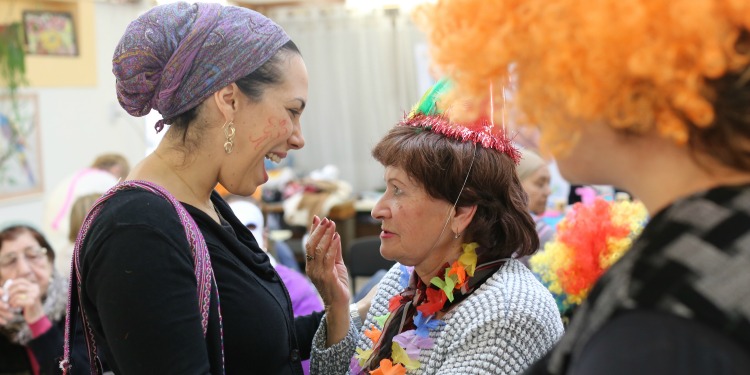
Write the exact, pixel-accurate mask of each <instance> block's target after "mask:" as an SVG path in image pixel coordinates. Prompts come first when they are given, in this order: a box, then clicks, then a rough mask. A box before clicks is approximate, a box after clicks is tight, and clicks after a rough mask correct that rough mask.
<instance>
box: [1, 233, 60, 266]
mask: <svg viewBox="0 0 750 375" xmlns="http://www.w3.org/2000/svg"><path fill="white" fill-rule="evenodd" d="M24 233H30V234H31V236H32V237H34V239H35V240H36V242H37V243H39V246H41V247H43V248H45V249H47V259H49V262H50V263H54V261H55V250H54V249H53V248H52V245H50V244H49V242H47V239H46V238H44V236H43V235H42V233H41V232H39V231H38V230H36V229H34V228H32V227H30V226H28V225H13V226H10V227H7V228H5V229H3V230H2V231H0V249H2V248H3V243H4V242H5V241H13V240H15V239H16V238H18V237H19V236H20V235H22V234H24Z"/></svg>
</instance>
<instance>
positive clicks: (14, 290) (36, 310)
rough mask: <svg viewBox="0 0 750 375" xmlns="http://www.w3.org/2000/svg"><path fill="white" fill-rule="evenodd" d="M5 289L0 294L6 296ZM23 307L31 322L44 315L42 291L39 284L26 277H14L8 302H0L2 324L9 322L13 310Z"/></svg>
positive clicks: (9, 289)
mask: <svg viewBox="0 0 750 375" xmlns="http://www.w3.org/2000/svg"><path fill="white" fill-rule="evenodd" d="M4 293H5V291H2V290H0V294H2V296H3V297H4V296H5V294H4ZM3 300H4V298H3ZM17 309H21V310H22V311H23V317H24V319H25V320H26V322H27V323H29V324H31V323H34V322H36V321H37V320H39V318H41V317H42V316H43V315H44V310H42V292H41V289H40V288H39V284H37V283H34V282H31V281H29V280H26V279H14V280H13V284H11V285H10V287H9V288H8V302H7V303H5V302H0V325H5V324H7V322H8V320H9V319H10V318H11V317H12V316H13V311H14V310H17Z"/></svg>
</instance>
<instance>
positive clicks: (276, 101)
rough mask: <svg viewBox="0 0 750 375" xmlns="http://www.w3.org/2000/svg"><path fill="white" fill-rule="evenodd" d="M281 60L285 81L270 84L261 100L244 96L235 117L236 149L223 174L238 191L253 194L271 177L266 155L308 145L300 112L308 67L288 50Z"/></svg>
mask: <svg viewBox="0 0 750 375" xmlns="http://www.w3.org/2000/svg"><path fill="white" fill-rule="evenodd" d="M280 64H282V66H281V71H282V72H284V77H283V81H282V82H281V84H279V85H273V86H269V87H267V88H266V89H265V90H264V92H263V97H262V99H261V101H260V102H257V103H255V102H252V101H251V100H250V99H249V98H248V99H247V100H244V101H243V103H242V104H241V109H240V110H239V112H238V113H237V117H235V118H234V124H235V128H236V129H237V133H236V140H235V142H234V150H233V151H232V154H231V155H230V158H229V160H230V165H229V168H228V169H226V170H222V176H221V177H220V179H221V183H222V184H223V185H224V186H225V187H226V188H227V189H228V190H229V191H231V192H232V193H234V194H237V195H243V196H247V195H251V194H252V193H253V192H255V189H256V188H257V187H258V186H259V185H261V184H263V183H265V182H266V181H268V173H267V172H266V169H265V160H266V159H270V160H272V161H276V162H278V161H281V159H284V158H285V157H286V156H287V153H288V152H289V150H296V149H300V148H302V147H303V146H304V145H305V140H304V138H303V137H302V129H301V127H300V116H301V115H302V111H303V110H304V109H305V105H306V104H307V68H306V67H305V63H304V61H303V60H302V57H301V56H299V55H298V54H296V53H288V56H284V57H283V61H282V62H280Z"/></svg>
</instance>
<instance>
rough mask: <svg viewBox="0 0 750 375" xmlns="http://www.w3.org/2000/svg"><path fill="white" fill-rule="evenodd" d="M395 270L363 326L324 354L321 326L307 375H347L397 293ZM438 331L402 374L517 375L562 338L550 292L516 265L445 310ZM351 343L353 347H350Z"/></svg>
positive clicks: (503, 269)
mask: <svg viewBox="0 0 750 375" xmlns="http://www.w3.org/2000/svg"><path fill="white" fill-rule="evenodd" d="M400 275H401V269H400V267H399V265H398V264H396V265H395V266H394V267H393V268H391V270H390V271H388V274H386V276H385V277H384V278H383V280H382V281H381V282H380V284H379V286H378V288H379V289H378V292H377V294H376V295H375V298H374V299H373V301H372V306H371V307H370V311H368V313H367V319H366V321H365V323H364V326H363V327H362V328H361V329H359V327H357V329H355V327H354V323H353V322H352V326H351V327H350V329H349V334H348V335H347V337H346V338H344V340H342V341H341V342H340V343H338V344H336V345H333V346H331V347H330V348H325V339H326V322H325V318H324V319H323V322H322V323H321V324H320V327H319V328H318V331H317V332H316V334H315V338H314V339H313V348H312V360H311V361H310V364H311V366H310V371H311V375H338V374H347V373H348V372H349V363H350V361H351V358H352V356H353V355H354V353H355V348H356V347H358V348H362V349H370V348H371V347H372V343H371V342H370V340H369V339H368V338H367V337H366V336H364V334H363V331H364V329H365V328H369V327H371V326H372V325H373V324H374V322H373V317H376V316H380V315H384V314H386V313H388V300H389V299H390V298H391V297H392V296H394V295H396V294H397V293H400V292H401V289H402V288H401V286H400V284H399V282H398V280H399V276H400ZM442 320H443V321H444V322H445V323H446V324H445V325H444V326H442V327H440V328H437V329H434V330H432V331H431V332H430V337H431V338H432V339H433V340H435V346H434V347H433V348H432V349H423V350H422V351H421V352H420V359H419V361H420V362H421V364H422V366H421V367H420V368H419V369H416V370H411V371H408V374H414V375H417V374H419V375H428V374H482V375H485V374H517V373H519V372H521V371H523V370H524V369H525V368H526V367H528V366H529V365H531V364H532V363H533V362H534V361H535V360H536V359H538V358H540V357H541V356H542V355H544V354H545V353H546V352H547V350H548V349H550V348H551V347H552V346H553V345H554V344H555V342H557V340H558V339H559V338H560V337H561V336H562V334H563V325H562V322H561V320H560V314H559V312H558V310H557V305H555V301H554V299H553V298H552V295H551V294H550V292H549V291H548V290H547V289H546V288H545V287H544V286H543V285H542V284H541V283H540V282H539V281H538V280H537V279H536V278H535V277H534V275H533V274H532V273H531V271H529V270H528V269H527V268H526V267H525V266H524V265H523V264H521V263H520V262H519V261H517V260H515V259H514V260H510V261H508V262H506V263H505V264H504V265H503V266H501V267H500V269H498V270H497V272H495V274H494V275H492V277H490V278H489V279H487V281H486V282H485V283H484V284H483V285H482V286H481V287H479V288H478V289H477V290H475V291H474V293H472V294H471V295H470V296H469V297H467V298H466V299H465V300H464V301H462V302H461V303H460V304H458V305H457V306H456V307H454V308H453V309H452V310H450V311H449V312H448V313H447V314H445V316H444V317H443V318H442ZM355 343H356V346H355Z"/></svg>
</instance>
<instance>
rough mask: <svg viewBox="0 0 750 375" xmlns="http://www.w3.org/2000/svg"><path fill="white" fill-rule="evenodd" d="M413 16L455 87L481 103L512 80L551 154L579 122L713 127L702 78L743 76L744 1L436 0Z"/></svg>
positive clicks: (517, 100)
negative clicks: (730, 75) (490, 90)
mask: <svg viewBox="0 0 750 375" xmlns="http://www.w3.org/2000/svg"><path fill="white" fill-rule="evenodd" d="M414 16H415V20H416V22H417V24H418V25H420V27H421V28H422V29H423V30H424V31H425V32H426V33H427V35H428V38H429V42H430V44H431V50H430V52H431V57H432V59H433V62H434V63H435V64H436V65H437V66H438V67H439V68H440V69H441V70H442V71H443V72H444V73H445V74H447V75H448V76H449V77H450V78H451V80H453V81H454V82H455V83H456V85H457V89H456V91H455V95H456V96H462V97H468V98H473V99H475V100H476V102H477V103H487V101H486V100H487V97H488V96H489V90H488V87H491V85H490V84H491V83H493V82H494V83H495V85H494V86H495V87H499V86H502V85H501V83H503V82H509V81H510V80H512V83H513V85H514V86H515V87H514V89H515V90H514V93H513V98H512V108H517V109H520V112H521V113H523V115H524V118H523V119H522V121H523V123H525V124H544V125H550V126H545V129H544V132H543V134H542V143H543V144H544V145H545V146H547V148H548V149H549V150H550V151H552V152H553V153H559V152H561V151H564V150H565V149H567V146H566V145H570V142H572V141H574V140H575V135H576V129H579V128H580V126H581V124H582V123H598V122H604V123H606V124H609V126H612V127H614V128H617V129H623V130H626V131H630V132H635V133H644V132H647V131H651V130H656V131H658V134H660V135H661V136H664V137H668V138H670V139H672V140H674V141H675V142H677V143H678V144H685V143H687V142H688V141H689V137H690V134H692V133H693V132H694V131H695V130H696V129H697V130H698V131H700V130H701V129H705V128H707V127H710V126H712V125H713V124H714V120H715V116H716V113H715V107H714V105H713V103H712V99H713V97H714V96H715V95H714V94H713V93H712V90H711V88H710V87H708V85H707V82H708V81H710V80H714V79H718V78H720V77H723V76H724V75H726V74H729V73H733V74H739V75H740V76H741V77H743V79H750V77H746V76H747V75H748V74H750V71H748V72H745V73H742V71H743V70H745V69H748V63H749V62H750V48H748V46H744V47H743V48H739V47H738V45H739V44H741V43H740V42H741V41H742V39H743V38H745V39H747V38H748V35H747V34H748V30H750V1H748V0H597V1H580V0H439V1H438V2H437V3H436V4H429V5H423V6H421V7H419V8H417V10H416V11H415V14H414ZM745 83H746V82H745ZM745 83H743V84H745ZM496 91H497V90H496ZM496 94H497V93H496ZM495 97H499V96H497V95H495ZM747 105H748V106H750V103H747ZM477 106H478V107H481V106H480V105H477ZM485 107H489V106H485ZM499 113H500V114H501V113H502V112H501V111H496V112H495V116H496V117H497V116H498V114H499ZM469 114H470V115H473V114H471V113H469ZM495 121H496V122H498V121H499V119H498V118H496V119H495ZM552 125H554V126H552ZM560 145H562V147H559V146H560Z"/></svg>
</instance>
